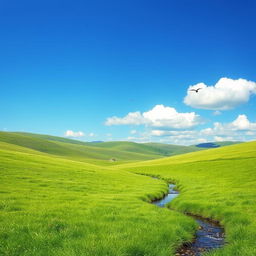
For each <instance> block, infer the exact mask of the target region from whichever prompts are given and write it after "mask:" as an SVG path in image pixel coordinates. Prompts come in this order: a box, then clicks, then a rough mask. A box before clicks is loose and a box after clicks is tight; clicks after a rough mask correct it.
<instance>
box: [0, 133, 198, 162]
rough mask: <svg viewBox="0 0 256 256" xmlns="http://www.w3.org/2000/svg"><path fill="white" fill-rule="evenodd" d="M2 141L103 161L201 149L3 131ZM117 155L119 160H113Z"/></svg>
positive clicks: (139, 159)
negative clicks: (79, 139) (86, 140)
mask: <svg viewBox="0 0 256 256" xmlns="http://www.w3.org/2000/svg"><path fill="white" fill-rule="evenodd" d="M0 142H3V143H8V144H12V145H16V146H19V150H20V151H22V150H25V149H26V150H34V151H37V152H38V153H43V154H51V155H54V156H58V157H62V158H69V159H72V160H76V161H83V162H95V161H96V162H97V161H102V162H104V163H108V164H118V163H120V162H129V161H143V160H152V159H157V158H162V157H165V156H172V155H177V154H183V153H188V152H193V151H198V150H202V149H200V148H198V147H195V146H177V145H169V144H161V143H135V142H128V141H112V142H99V141H97V142H83V141H78V140H72V139H68V138H63V137H57V136H50V135H43V134H33V133H24V132H0ZM111 159H116V161H111Z"/></svg>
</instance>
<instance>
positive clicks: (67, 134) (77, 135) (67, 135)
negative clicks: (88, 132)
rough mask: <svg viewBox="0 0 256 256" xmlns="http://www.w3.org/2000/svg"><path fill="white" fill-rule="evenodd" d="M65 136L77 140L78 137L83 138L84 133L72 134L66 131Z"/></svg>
mask: <svg viewBox="0 0 256 256" xmlns="http://www.w3.org/2000/svg"><path fill="white" fill-rule="evenodd" d="M65 136H66V137H73V138H78V137H83V136H84V133H83V132H81V131H79V132H74V131H72V130H67V131H66V132H65Z"/></svg>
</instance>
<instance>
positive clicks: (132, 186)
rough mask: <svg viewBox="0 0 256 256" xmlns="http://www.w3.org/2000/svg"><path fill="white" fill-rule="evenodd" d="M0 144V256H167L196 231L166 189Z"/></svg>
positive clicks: (155, 182) (132, 176)
mask: <svg viewBox="0 0 256 256" xmlns="http://www.w3.org/2000/svg"><path fill="white" fill-rule="evenodd" d="M22 150H23V148H22V147H20V146H17V147H15V146H14V145H13V144H12V145H9V144H7V143H0V174H1V175H0V184H1V186H0V255H5V256H7V255H10V256H16V255H17V256H21V255H26V256H28V255H37V256H38V255H42V256H45V255H54V256H55V255H61V256H64V255H67V256H72V255H88V256H89V255H90V256H103V255H104V256H107V255H109V256H115V255H116V256H142V255H148V256H151V255H152V256H153V255H158V256H161V255H162V256H167V255H170V254H171V253H173V252H174V250H175V246H177V244H180V243H181V242H182V240H184V239H185V240H187V239H189V238H191V234H192V233H193V230H194V228H195V224H194V222H193V221H191V220H190V219H188V218H186V217H185V216H183V215H182V214H179V213H177V212H174V211H173V212H171V211H169V210H167V209H160V208H158V207H156V206H154V205H151V204H149V203H147V202H146V201H149V200H151V199H152V198H154V197H159V196H160V195H161V194H163V193H164V192H165V191H166V184H165V183H164V182H161V181H158V180H153V179H151V178H149V177H145V176H141V175H136V174H134V173H130V172H126V171H120V172H117V171H114V170H111V169H108V168H103V167H98V166H96V165H93V164H86V163H81V162H75V161H70V160H65V159H60V158H56V157H55V158H54V157H50V156H47V155H45V154H42V155H40V154H38V153H37V154H35V152H34V151H33V150H30V149H24V152H22Z"/></svg>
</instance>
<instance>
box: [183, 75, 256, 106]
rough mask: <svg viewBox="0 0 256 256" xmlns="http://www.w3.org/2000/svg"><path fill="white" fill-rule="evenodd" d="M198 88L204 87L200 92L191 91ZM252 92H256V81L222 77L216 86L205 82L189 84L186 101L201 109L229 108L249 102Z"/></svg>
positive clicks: (189, 104)
mask: <svg viewBox="0 0 256 256" xmlns="http://www.w3.org/2000/svg"><path fill="white" fill-rule="evenodd" d="M196 88H202V89H201V90H200V91H199V92H198V93H196V92H194V91H191V89H196ZM252 94H256V83H255V82H252V81H248V80H245V79H237V80H233V79H230V78H221V79H220V80H219V81H218V82H217V83H216V84H215V85H214V86H207V85H206V84H204V83H198V84H195V85H192V86H189V88H188V90H187V95H186V97H185V98H184V103H185V104H187V105H188V106H191V107H194V108H199V109H209V110H228V109H233V108H235V107H236V106H238V105H240V104H243V103H246V102H248V100H249V98H250V96H251V95H252Z"/></svg>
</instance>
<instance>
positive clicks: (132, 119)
mask: <svg viewBox="0 0 256 256" xmlns="http://www.w3.org/2000/svg"><path fill="white" fill-rule="evenodd" d="M201 123H202V120H201V118H200V116H199V115H197V114H196V113H195V112H190V113H178V112H177V111H176V109H175V108H172V107H165V106H164V105H156V106H155V107H154V108H153V109H151V110H149V111H147V112H144V113H140V112H130V113H128V114H127V115H126V116H125V117H122V118H119V117H116V116H114V117H110V118H108V119H107V121H106V122H105V124H106V125H128V124H129V125H146V126H149V127H158V128H173V129H188V128H191V127H194V126H196V125H198V124H201Z"/></svg>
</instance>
